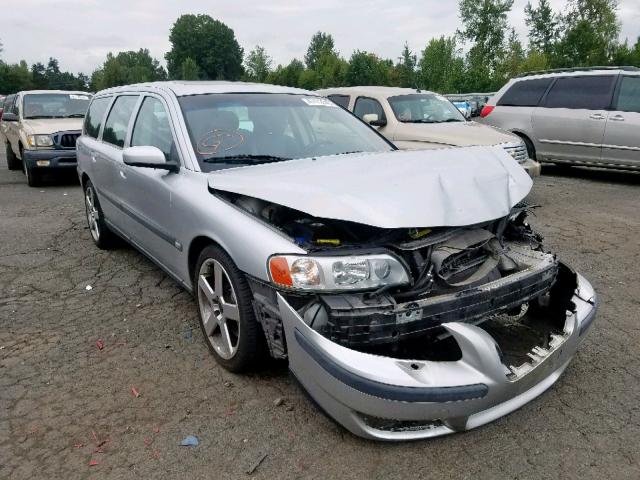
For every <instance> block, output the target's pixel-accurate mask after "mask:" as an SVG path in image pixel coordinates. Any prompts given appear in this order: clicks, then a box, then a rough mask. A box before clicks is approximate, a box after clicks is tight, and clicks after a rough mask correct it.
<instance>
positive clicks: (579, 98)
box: [544, 75, 616, 110]
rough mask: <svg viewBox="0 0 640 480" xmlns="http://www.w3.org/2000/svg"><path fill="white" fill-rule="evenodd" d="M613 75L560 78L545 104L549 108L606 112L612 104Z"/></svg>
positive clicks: (550, 91)
mask: <svg viewBox="0 0 640 480" xmlns="http://www.w3.org/2000/svg"><path fill="white" fill-rule="evenodd" d="M615 79H616V77H614V76H612V75H602V76H599V75H598V76H595V75H592V76H588V77H565V78H558V79H557V80H556V82H555V83H554V84H553V86H552V87H551V90H549V93H548V94H547V97H546V99H545V102H544V106H545V107H547V108H574V109H585V110H604V109H606V108H608V107H609V105H610V104H611V94H612V90H613V84H614V82H615Z"/></svg>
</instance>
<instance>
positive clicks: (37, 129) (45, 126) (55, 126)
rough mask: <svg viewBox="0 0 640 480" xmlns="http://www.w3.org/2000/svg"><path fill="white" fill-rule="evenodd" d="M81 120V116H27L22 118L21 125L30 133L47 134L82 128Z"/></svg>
mask: <svg viewBox="0 0 640 480" xmlns="http://www.w3.org/2000/svg"><path fill="white" fill-rule="evenodd" d="M83 122H84V119H83V118H34V119H28V118H27V119H24V120H22V125H23V127H24V129H25V130H28V132H29V133H30V134H32V135H47V134H52V133H57V132H66V131H68V130H72V131H73V130H82V123H83Z"/></svg>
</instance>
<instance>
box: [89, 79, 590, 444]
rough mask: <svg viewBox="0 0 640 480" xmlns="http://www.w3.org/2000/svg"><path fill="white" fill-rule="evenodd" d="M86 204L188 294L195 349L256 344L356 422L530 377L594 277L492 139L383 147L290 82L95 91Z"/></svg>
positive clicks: (552, 365)
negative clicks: (557, 238) (563, 254)
mask: <svg viewBox="0 0 640 480" xmlns="http://www.w3.org/2000/svg"><path fill="white" fill-rule="evenodd" d="M78 173H79V175H80V179H81V182H82V186H83V189H84V192H85V195H84V198H85V206H86V212H87V221H88V224H89V228H90V232H91V235H92V237H93V240H94V241H95V243H96V244H97V245H98V246H99V247H100V248H108V247H109V246H111V245H113V242H114V240H115V239H116V237H121V238H123V239H125V240H127V241H128V242H130V243H131V244H132V245H134V246H135V247H136V248H138V249H139V250H140V251H141V252H143V253H144V254H145V255H147V256H148V257H149V258H151V259H152V260H153V261H154V262H156V263H157V264H158V265H159V266H160V267H162V268H163V269H164V270H165V271H166V272H167V273H168V274H170V275H171V276H172V277H173V278H174V279H175V280H176V281H177V282H179V283H180V284H181V285H182V286H183V287H184V288H186V289H187V290H189V291H191V292H193V293H194V296H195V297H196V299H197V303H198V307H199V311H200V319H201V326H202V332H203V335H204V338H205V339H206V342H207V345H208V346H209V348H210V350H211V352H212V354H213V356H214V357H215V359H216V360H217V361H218V362H219V363H220V364H221V365H222V366H223V367H225V368H227V369H229V370H231V371H234V372H240V371H244V370H247V369H249V368H251V367H252V366H254V365H255V364H256V362H258V361H260V360H261V359H262V358H264V355H266V354H267V353H268V354H270V355H271V356H273V357H275V358H280V359H287V360H288V362H289V368H290V370H291V372H293V374H294V375H295V377H296V378H297V379H298V381H299V382H300V383H301V385H302V386H303V388H304V389H306V390H307V392H308V393H309V394H310V395H311V397H312V398H313V399H314V400H315V401H316V402H317V403H318V405H319V406H320V407H321V408H322V409H323V410H324V411H325V412H326V413H327V414H328V415H329V416H331V417H332V418H334V419H335V420H336V421H337V422H339V423H340V424H342V425H343V426H345V427H346V428H347V429H349V430H350V431H351V432H353V433H355V434H356V435H360V436H363V437H367V438H373V439H380V440H408V439H418V438H427V437H434V436H437V435H443V434H447V433H452V432H456V431H463V430H468V429H471V428H474V427H477V426H480V425H483V424H485V423H487V422H490V421H492V420H494V419H496V418H498V417H501V416H503V415H505V414H507V413H509V412H511V411H513V410H515V409H517V408H518V407H520V406H522V405H523V404H525V403H527V402H528V401H530V400H532V399H533V398H535V397H537V396H538V395H540V394H541V393H542V392H543V391H545V390H546V389H547V388H549V387H550V386H551V385H552V384H553V383H554V382H555V381H556V380H557V379H558V377H559V376H560V375H561V373H562V372H563V371H564V369H565V368H566V367H567V365H568V363H569V361H570V360H571V358H572V357H573V355H574V353H575V352H576V349H577V348H578V345H579V344H580V342H581V341H582V339H583V338H584V337H585V334H586V332H587V330H588V329H589V327H590V326H591V325H592V322H593V319H594V316H595V312H596V306H597V302H596V295H595V292H594V290H593V288H592V287H591V285H590V284H589V282H588V281H587V280H586V279H584V278H583V277H582V276H581V275H579V274H578V273H576V272H574V271H573V270H572V269H571V268H570V267H569V266H567V265H565V264H564V263H562V262H560V261H559V260H558V258H557V257H556V255H554V254H552V253H549V252H548V251H546V250H545V249H544V247H543V243H542V237H541V236H540V235H539V234H537V233H536V232H535V231H534V230H533V229H532V228H531V226H530V225H529V224H528V223H527V215H528V213H529V210H530V208H529V207H528V206H527V205H526V204H525V203H524V202H523V200H524V198H525V197H526V195H527V194H528V192H529V190H530V189H531V185H532V182H531V179H530V178H529V176H528V175H527V174H526V173H525V171H524V170H523V169H522V168H520V167H519V165H518V164H517V163H516V161H515V160H514V159H513V158H512V157H511V156H510V155H509V154H507V153H505V152H504V150H503V149H501V148H498V147H468V148H460V149H441V150H439V149H434V150H428V151H397V150H396V149H395V147H394V146H393V145H391V144H390V143H388V142H387V141H386V140H385V139H384V138H382V137H381V136H380V135H379V134H378V133H377V132H375V131H374V130H373V129H371V128H370V127H369V126H368V125H366V124H364V123H363V122H361V121H360V120H359V119H357V118H356V117H354V116H352V115H351V114H350V113H348V112H346V111H345V110H343V109H341V108H339V107H337V106H336V105H335V104H333V103H332V102H330V101H328V100H326V99H324V98H322V97H319V96H317V95H316V94H314V93H311V92H307V91H304V90H298V89H292V88H286V87H276V86H267V85H256V84H242V83H225V82H166V83H153V84H142V85H134V86H128V87H118V88H115V89H110V90H105V91H102V92H99V93H98V94H96V95H95V97H94V98H93V100H92V103H91V106H90V108H89V112H88V114H87V116H86V119H85V127H84V131H83V135H82V136H81V137H80V139H79V141H78Z"/></svg>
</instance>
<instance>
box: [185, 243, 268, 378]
mask: <svg viewBox="0 0 640 480" xmlns="http://www.w3.org/2000/svg"><path fill="white" fill-rule="evenodd" d="M194 277H195V278H194V288H195V289H196V296H197V300H198V308H199V311H200V326H201V328H202V333H203V334H204V336H205V338H206V340H207V345H208V346H209V350H210V351H211V352H212V353H213V355H214V357H215V359H216V360H217V361H218V363H220V364H221V365H222V366H223V367H225V368H226V369H227V370H231V371H232V372H241V371H245V370H249V369H250V368H251V367H253V365H254V364H255V363H256V360H258V359H259V358H261V357H262V356H263V355H264V354H265V352H266V345H265V340H264V335H263V333H262V326H261V325H260V324H259V323H258V321H257V320H256V317H255V313H254V311H253V305H252V301H253V295H252V293H251V289H250V288H249V285H248V283H247V279H246V277H245V276H244V274H243V273H242V272H241V271H240V270H239V269H238V267H237V266H236V265H235V263H234V262H233V260H231V257H229V255H228V254H227V253H226V252H225V251H224V250H222V249H221V248H219V247H217V246H215V245H209V246H207V247H205V248H204V249H203V250H202V252H201V253H200V256H199V258H198V261H197V263H196V269H195V275H194Z"/></svg>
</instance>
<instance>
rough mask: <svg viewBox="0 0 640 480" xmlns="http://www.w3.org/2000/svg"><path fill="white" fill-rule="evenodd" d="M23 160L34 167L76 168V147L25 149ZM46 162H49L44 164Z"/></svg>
mask: <svg viewBox="0 0 640 480" xmlns="http://www.w3.org/2000/svg"><path fill="white" fill-rule="evenodd" d="M22 161H23V162H25V163H26V165H27V166H28V167H29V168H34V169H61V168H75V167H76V165H77V161H76V150H75V149H72V150H71V149H70V150H63V149H59V150H58V149H51V150H24V151H23V152H22ZM44 162H48V164H43V163H44ZM38 163H40V164H38Z"/></svg>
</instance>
